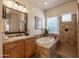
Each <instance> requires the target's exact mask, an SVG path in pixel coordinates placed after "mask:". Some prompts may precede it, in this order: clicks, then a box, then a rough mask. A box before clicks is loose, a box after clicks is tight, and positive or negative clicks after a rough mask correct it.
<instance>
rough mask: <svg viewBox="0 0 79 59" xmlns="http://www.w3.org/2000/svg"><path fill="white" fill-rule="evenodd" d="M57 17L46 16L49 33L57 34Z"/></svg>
mask: <svg viewBox="0 0 79 59" xmlns="http://www.w3.org/2000/svg"><path fill="white" fill-rule="evenodd" d="M58 26H59V25H58V18H57V17H50V18H47V28H48V31H49V33H56V34H58Z"/></svg>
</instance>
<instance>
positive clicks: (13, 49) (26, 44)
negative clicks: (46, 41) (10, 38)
mask: <svg viewBox="0 0 79 59" xmlns="http://www.w3.org/2000/svg"><path fill="white" fill-rule="evenodd" d="M35 44H36V39H35V38H28V39H25V40H20V41H16V42H12V43H8V44H4V45H3V55H4V56H3V57H4V58H25V57H26V58H28V57H31V56H32V55H33V54H34V53H35Z"/></svg>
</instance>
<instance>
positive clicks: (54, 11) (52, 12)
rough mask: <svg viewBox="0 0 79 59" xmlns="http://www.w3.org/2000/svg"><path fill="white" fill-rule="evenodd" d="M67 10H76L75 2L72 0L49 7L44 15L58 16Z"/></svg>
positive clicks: (74, 11)
mask: <svg viewBox="0 0 79 59" xmlns="http://www.w3.org/2000/svg"><path fill="white" fill-rule="evenodd" d="M68 12H73V13H76V12H77V2H76V1H73V2H70V3H66V4H63V5H60V6H57V7H55V8H51V9H48V10H46V11H45V16H46V17H51V16H60V15H62V14H63V13H68Z"/></svg>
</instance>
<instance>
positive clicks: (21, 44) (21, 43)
mask: <svg viewBox="0 0 79 59" xmlns="http://www.w3.org/2000/svg"><path fill="white" fill-rule="evenodd" d="M16 44H17V46H19V47H20V46H24V41H22V40H21V41H18V42H17V43H16Z"/></svg>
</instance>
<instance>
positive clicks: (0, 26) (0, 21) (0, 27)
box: [0, 0, 3, 57]
mask: <svg viewBox="0 0 79 59" xmlns="http://www.w3.org/2000/svg"><path fill="white" fill-rule="evenodd" d="M2 39H3V19H2V0H0V57H2V53H3V49H2Z"/></svg>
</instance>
